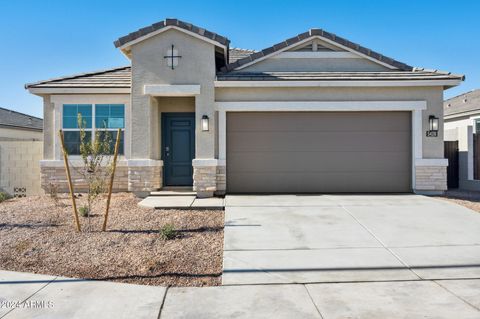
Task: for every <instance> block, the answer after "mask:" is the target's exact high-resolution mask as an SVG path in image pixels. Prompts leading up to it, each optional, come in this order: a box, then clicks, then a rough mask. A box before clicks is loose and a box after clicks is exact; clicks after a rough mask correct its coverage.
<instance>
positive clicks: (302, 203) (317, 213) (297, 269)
mask: <svg viewBox="0 0 480 319" xmlns="http://www.w3.org/2000/svg"><path fill="white" fill-rule="evenodd" d="M225 206H226V207H225V225H226V227H225V245H224V250H225V251H224V274H223V284H224V285H233V284H240V285H241V284H262V283H327V282H356V281H387V280H388V281H392V280H424V279H463V278H480V213H476V212H473V211H471V210H469V209H467V208H464V207H461V206H458V205H456V204H452V203H449V202H446V201H442V200H438V199H434V198H429V197H425V196H419V195H315V196H313V195H269V196H247V195H237V196H227V198H226V202H225Z"/></svg>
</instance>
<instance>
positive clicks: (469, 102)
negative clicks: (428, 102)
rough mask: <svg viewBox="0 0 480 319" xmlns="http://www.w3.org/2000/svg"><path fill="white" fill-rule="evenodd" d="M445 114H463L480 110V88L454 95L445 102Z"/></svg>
mask: <svg viewBox="0 0 480 319" xmlns="http://www.w3.org/2000/svg"><path fill="white" fill-rule="evenodd" d="M443 110H444V115H445V116H451V115H461V114H463V113H469V112H475V111H477V112H480V89H477V90H473V91H470V92H466V93H463V94H460V95H458V96H455V97H452V98H450V99H448V100H446V101H445V102H443Z"/></svg>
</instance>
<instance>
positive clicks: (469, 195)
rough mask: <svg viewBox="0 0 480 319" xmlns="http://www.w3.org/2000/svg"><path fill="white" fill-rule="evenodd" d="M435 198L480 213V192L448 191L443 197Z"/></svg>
mask: <svg viewBox="0 0 480 319" xmlns="http://www.w3.org/2000/svg"><path fill="white" fill-rule="evenodd" d="M437 198H439V199H443V200H447V201H450V202H453V203H455V204H458V205H462V206H465V207H467V208H470V209H471V210H474V211H476V212H480V192H471V191H460V190H448V191H446V192H445V194H444V195H443V196H438V197H437Z"/></svg>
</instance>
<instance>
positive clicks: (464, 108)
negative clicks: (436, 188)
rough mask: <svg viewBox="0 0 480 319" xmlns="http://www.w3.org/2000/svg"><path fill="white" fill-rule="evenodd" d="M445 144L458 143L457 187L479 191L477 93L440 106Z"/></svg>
mask: <svg viewBox="0 0 480 319" xmlns="http://www.w3.org/2000/svg"><path fill="white" fill-rule="evenodd" d="M443 109H444V129H445V141H458V145H457V147H458V186H459V188H461V189H465V190H474V191H480V138H478V137H479V135H478V134H479V133H480V90H479V89H477V90H473V91H470V92H467V93H464V94H460V95H458V96H455V97H453V98H451V99H448V100H446V101H445V102H444V104H443Z"/></svg>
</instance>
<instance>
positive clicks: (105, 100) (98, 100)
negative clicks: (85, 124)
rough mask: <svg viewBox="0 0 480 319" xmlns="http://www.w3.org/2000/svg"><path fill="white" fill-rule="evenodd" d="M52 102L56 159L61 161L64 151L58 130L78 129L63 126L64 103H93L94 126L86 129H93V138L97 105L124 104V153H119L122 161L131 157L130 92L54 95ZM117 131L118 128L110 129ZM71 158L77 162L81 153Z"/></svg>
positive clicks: (93, 135)
mask: <svg viewBox="0 0 480 319" xmlns="http://www.w3.org/2000/svg"><path fill="white" fill-rule="evenodd" d="M51 103H53V105H54V110H55V111H54V117H53V120H54V123H53V125H52V126H53V129H54V132H52V133H53V134H54V150H53V152H54V159H55V161H60V160H61V159H62V152H61V146H60V141H59V138H58V131H59V130H62V131H78V129H64V128H63V105H64V104H91V105H92V128H91V129H86V130H92V139H94V138H95V134H94V133H93V132H95V131H94V128H95V126H96V125H95V117H96V116H95V115H96V114H95V106H96V105H97V104H123V106H124V123H123V124H124V128H123V129H122V130H123V155H119V161H122V160H124V159H126V158H128V157H129V154H130V153H129V145H130V136H129V134H130V126H129V125H130V124H129V123H130V110H129V109H130V95H129V94H118V95H117V94H116V95H110V94H109V95H106V94H97V95H52V96H51ZM108 130H113V131H117V129H108ZM69 159H71V160H72V161H73V162H76V161H78V160H80V159H81V156H80V155H70V156H69Z"/></svg>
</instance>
